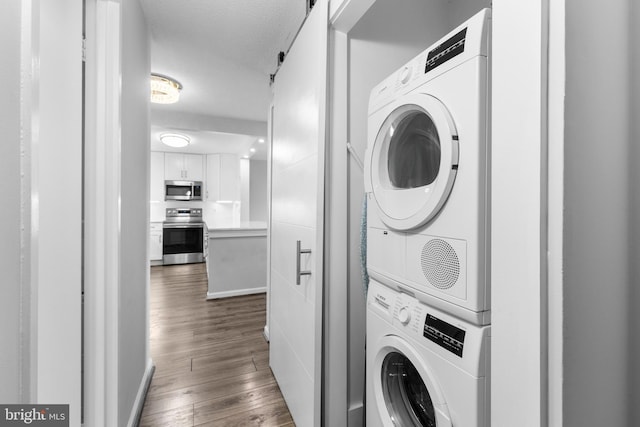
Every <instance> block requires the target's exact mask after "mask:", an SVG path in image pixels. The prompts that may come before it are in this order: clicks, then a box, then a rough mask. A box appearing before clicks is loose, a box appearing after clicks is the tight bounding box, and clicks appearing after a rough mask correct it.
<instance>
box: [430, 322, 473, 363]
mask: <svg viewBox="0 0 640 427" xmlns="http://www.w3.org/2000/svg"><path fill="white" fill-rule="evenodd" d="M422 334H423V336H424V337H425V338H427V339H429V340H431V341H433V342H434V343H436V344H438V345H439V346H440V347H442V348H444V349H446V350H449V351H450V352H451V353H453V354H455V355H456V356H458V357H462V351H463V350H464V336H465V331H464V330H462V329H460V328H458V327H456V326H453V325H452V324H450V323H447V322H445V321H444V320H442V319H438V318H437V317H435V316H433V315H431V314H428V313H427V317H426V319H425V321H424V331H423V333H422Z"/></svg>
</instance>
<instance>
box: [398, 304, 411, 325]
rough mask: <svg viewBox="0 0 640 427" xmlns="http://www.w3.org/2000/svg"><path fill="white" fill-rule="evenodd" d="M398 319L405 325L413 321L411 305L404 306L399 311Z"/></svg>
mask: <svg viewBox="0 0 640 427" xmlns="http://www.w3.org/2000/svg"><path fill="white" fill-rule="evenodd" d="M398 320H400V323H402V324H403V325H406V324H407V323H409V322H410V321H411V312H410V311H409V307H402V308H401V309H400V312H399V313H398Z"/></svg>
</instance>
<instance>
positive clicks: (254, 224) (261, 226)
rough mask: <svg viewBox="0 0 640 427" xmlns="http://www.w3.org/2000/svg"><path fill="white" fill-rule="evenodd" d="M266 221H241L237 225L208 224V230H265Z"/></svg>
mask: <svg viewBox="0 0 640 427" xmlns="http://www.w3.org/2000/svg"><path fill="white" fill-rule="evenodd" d="M266 229H267V223H266V222H263V221H251V222H243V223H240V224H238V225H224V226H219V225H214V226H209V231H214V232H215V231H222V230H266Z"/></svg>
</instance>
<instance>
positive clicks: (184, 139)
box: [160, 133, 190, 148]
mask: <svg viewBox="0 0 640 427" xmlns="http://www.w3.org/2000/svg"><path fill="white" fill-rule="evenodd" d="M160 141H162V143H163V144H164V145H168V146H169V147H175V148H180V147H186V146H187V145H189V142H190V140H189V137H188V136H185V135H180V134H177V133H164V134H162V135H160Z"/></svg>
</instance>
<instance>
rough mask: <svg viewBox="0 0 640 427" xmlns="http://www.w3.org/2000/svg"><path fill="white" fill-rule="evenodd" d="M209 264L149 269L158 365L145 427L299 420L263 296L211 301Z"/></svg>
mask: <svg viewBox="0 0 640 427" xmlns="http://www.w3.org/2000/svg"><path fill="white" fill-rule="evenodd" d="M206 293H207V276H206V270H205V267H204V264H189V265H177V266H164V267H152V268H151V357H152V358H153V362H154V363H155V365H156V371H155V374H154V376H153V380H152V382H151V386H150V389H149V393H148V395H147V399H146V402H145V405H144V409H143V412H142V418H141V423H140V425H141V426H153V427H157V426H171V427H180V426H224V427H227V426H229V427H231V426H269V427H271V426H293V425H294V424H293V420H292V419H291V415H290V414H289V411H288V409H287V406H286V404H285V402H284V400H283V399H282V394H281V393H280V389H279V388H278V385H277V383H276V381H275V379H274V378H273V374H272V373H271V369H270V368H269V360H268V358H269V347H268V343H267V342H266V341H265V339H264V337H263V335H262V330H263V328H264V325H265V312H266V306H265V295H264V294H259V295H250V296H243V297H234V298H225V299H219V300H212V301H207V300H206V299H205V296H206Z"/></svg>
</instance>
